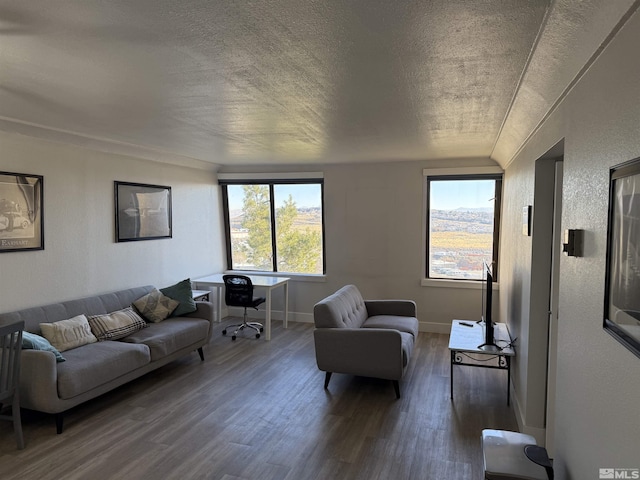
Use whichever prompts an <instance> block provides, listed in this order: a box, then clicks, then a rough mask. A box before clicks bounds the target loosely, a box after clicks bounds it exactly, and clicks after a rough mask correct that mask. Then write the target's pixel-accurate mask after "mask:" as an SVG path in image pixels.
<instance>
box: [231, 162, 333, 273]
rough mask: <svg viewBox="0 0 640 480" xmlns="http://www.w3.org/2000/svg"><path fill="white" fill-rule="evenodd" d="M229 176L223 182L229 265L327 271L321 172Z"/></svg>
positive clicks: (316, 271)
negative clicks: (305, 175)
mask: <svg viewBox="0 0 640 480" xmlns="http://www.w3.org/2000/svg"><path fill="white" fill-rule="evenodd" d="M229 176H230V175H229ZM225 177H226V176H225V175H222V174H221V175H220V184H221V185H222V195H223V205H224V209H225V212H224V213H225V227H226V239H227V262H228V266H229V268H230V269H231V270H249V271H262V272H286V273H301V274H305V273H306V274H323V273H324V272H325V260H324V228H323V227H324V222H323V218H324V217H323V180H322V178H300V179H287V178H285V179H268V180H261V179H253V180H251V179H245V178H240V179H238V178H235V179H226V178H225ZM236 177H237V176H236Z"/></svg>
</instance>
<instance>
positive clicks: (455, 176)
mask: <svg viewBox="0 0 640 480" xmlns="http://www.w3.org/2000/svg"><path fill="white" fill-rule="evenodd" d="M423 176H424V201H423V208H424V215H423V222H424V228H423V234H424V239H423V253H424V261H423V280H422V285H423V286H425V285H429V284H430V283H431V282H437V283H438V284H441V285H444V284H446V283H447V282H448V283H449V285H450V286H455V287H457V286H464V285H468V286H476V285H480V284H481V282H482V280H481V279H470V278H441V277H431V276H429V260H430V257H429V255H430V250H431V248H430V247H431V243H430V217H431V206H430V201H431V195H430V194H431V181H442V180H452V181H455V180H495V181H496V184H495V199H496V201H495V202H494V211H493V217H494V219H493V250H492V256H493V262H492V270H493V272H494V281H495V282H496V283H497V282H498V279H499V268H498V263H499V253H500V220H501V211H502V188H503V183H504V172H503V170H502V169H501V168H499V167H479V168H449V169H424V170H423ZM472 288H473V287H472Z"/></svg>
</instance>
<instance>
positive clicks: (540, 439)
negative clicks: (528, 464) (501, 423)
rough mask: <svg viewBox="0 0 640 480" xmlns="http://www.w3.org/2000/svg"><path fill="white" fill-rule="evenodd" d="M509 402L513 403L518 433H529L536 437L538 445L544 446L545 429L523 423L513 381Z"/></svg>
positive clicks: (522, 415)
mask: <svg viewBox="0 0 640 480" xmlns="http://www.w3.org/2000/svg"><path fill="white" fill-rule="evenodd" d="M511 403H512V404H513V412H514V413H515V416H516V422H517V423H518V431H519V432H520V433H526V434H527V435H531V436H532V437H533V438H535V439H536V443H537V444H538V445H539V446H541V447H544V446H545V442H546V429H545V428H540V427H531V426H529V425H527V424H526V423H525V421H524V414H523V413H522V408H521V407H520V402H518V396H517V395H516V391H515V389H514V388H513V383H511Z"/></svg>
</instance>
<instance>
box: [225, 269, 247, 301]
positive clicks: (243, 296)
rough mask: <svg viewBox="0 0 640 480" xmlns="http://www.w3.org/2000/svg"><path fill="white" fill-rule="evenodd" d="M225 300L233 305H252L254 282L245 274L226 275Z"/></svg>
mask: <svg viewBox="0 0 640 480" xmlns="http://www.w3.org/2000/svg"><path fill="white" fill-rule="evenodd" d="M222 279H223V280H224V286H225V290H224V302H225V303H226V304H227V305H230V306H232V307H251V306H252V302H253V283H251V279H250V278H249V277H247V276H245V275H224V276H223V277H222Z"/></svg>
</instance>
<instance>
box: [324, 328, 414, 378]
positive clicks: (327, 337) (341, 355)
mask: <svg viewBox="0 0 640 480" xmlns="http://www.w3.org/2000/svg"><path fill="white" fill-rule="evenodd" d="M313 338H314V342H315V348H316V362H317V364H318V368H319V369H320V370H322V371H325V372H335V373H349V374H352V375H361V376H364V377H375V378H384V379H388V380H400V379H401V378H402V375H403V373H404V368H403V357H402V337H401V335H400V332H399V331H397V330H391V329H386V328H355V329H352V328H319V329H316V330H314V332H313Z"/></svg>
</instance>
